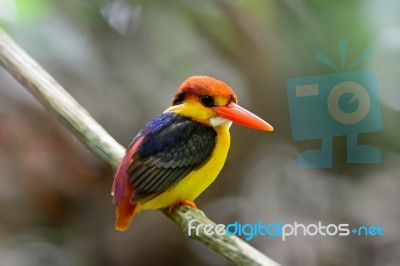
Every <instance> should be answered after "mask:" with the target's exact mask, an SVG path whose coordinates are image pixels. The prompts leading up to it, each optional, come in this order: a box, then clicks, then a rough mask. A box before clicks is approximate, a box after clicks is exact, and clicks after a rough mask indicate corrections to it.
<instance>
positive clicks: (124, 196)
mask: <svg viewBox="0 0 400 266" xmlns="http://www.w3.org/2000/svg"><path fill="white" fill-rule="evenodd" d="M127 155H129V156H125V158H124V159H123V160H122V162H121V164H120V165H119V167H118V170H117V172H116V174H115V177H114V183H113V186H112V192H111V195H112V196H113V203H114V205H115V214H116V219H115V229H116V230H118V231H125V230H126V229H128V227H129V225H130V224H131V222H132V219H133V216H134V215H135V213H136V212H137V211H138V208H137V207H138V204H132V203H131V202H130V201H131V195H132V193H133V191H134V187H133V185H131V184H129V183H128V180H127V176H126V168H127V166H128V163H129V161H128V160H129V158H130V154H127Z"/></svg>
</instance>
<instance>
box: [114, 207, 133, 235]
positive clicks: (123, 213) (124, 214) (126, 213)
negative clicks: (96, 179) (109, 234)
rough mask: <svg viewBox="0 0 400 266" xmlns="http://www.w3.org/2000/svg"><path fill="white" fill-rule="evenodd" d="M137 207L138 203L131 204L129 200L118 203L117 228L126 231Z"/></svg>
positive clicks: (116, 210)
mask: <svg viewBox="0 0 400 266" xmlns="http://www.w3.org/2000/svg"><path fill="white" fill-rule="evenodd" d="M136 209H137V204H131V203H129V200H128V201H126V202H122V203H121V204H119V205H117V206H116V208H115V214H116V218H115V229H116V230H118V231H121V232H123V231H126V229H128V227H129V225H130V224H131V222H132V219H133V216H134V215H135V210H136Z"/></svg>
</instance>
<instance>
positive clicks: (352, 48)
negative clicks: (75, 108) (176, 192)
mask: <svg viewBox="0 0 400 266" xmlns="http://www.w3.org/2000/svg"><path fill="white" fill-rule="evenodd" d="M398 14H400V2H397V1H389V0H383V1H378V0H365V1H360V0H350V1H345V0H336V1H333V0H330V1H329V0H326V1H321V0H301V1H295V0H292V1H291V0H281V1H263V0H249V1H244V0H232V1H228V0H225V1H223V0H218V1H211V0H209V1H195V0H189V1H184V0H174V1H173V0H170V1H160V0H158V1H156V0H147V1H134V0H132V1H129V0H70V1H62V0H1V1H0V26H1V27H3V28H4V29H5V30H6V31H7V32H8V33H9V34H10V35H11V36H12V37H13V38H14V39H15V40H16V41H17V42H18V43H19V44H20V45H21V46H22V47H23V48H24V49H26V51H27V52H28V53H29V54H31V55H32V56H33V57H34V58H35V59H36V60H37V61H38V62H39V63H40V64H41V65H42V66H43V67H44V68H45V69H46V70H47V71H48V72H49V73H50V74H51V75H53V76H54V77H55V79H56V80H58V81H59V82H60V83H61V84H62V85H63V86H64V87H65V88H66V89H67V90H68V91H69V92H70V93H71V94H72V95H73V96H74V97H75V98H76V99H77V100H78V101H79V102H80V103H81V104H82V105H83V106H85V107H86V108H87V110H88V111H89V112H90V113H91V114H92V115H93V116H94V117H95V119H97V120H98V121H99V122H100V123H101V124H102V125H103V126H104V127H105V128H106V130H107V131H108V132H109V133H110V134H111V135H112V136H114V137H115V138H116V139H117V140H118V141H119V142H120V143H122V144H123V145H125V146H127V145H128V144H129V142H130V141H131V138H132V137H133V136H134V135H135V134H136V132H137V131H138V130H140V129H141V128H142V126H143V125H144V124H145V123H146V121H148V120H150V119H151V118H153V117H155V116H156V115H158V114H159V113H161V112H162V111H163V110H164V109H166V107H167V106H168V105H169V103H170V101H171V99H172V97H173V95H174V93H175V90H176V88H177V87H178V86H179V84H180V83H181V82H182V81H183V80H184V79H186V78H187V77H188V76H191V75H199V74H201V75H210V76H214V77H216V78H219V79H221V80H224V81H225V82H227V83H228V84H229V85H231V87H232V88H233V89H234V90H235V91H236V92H237V94H238V97H239V102H240V104H241V105H242V106H244V107H246V108H248V109H249V110H251V111H253V112H254V113H256V114H258V115H259V116H261V117H263V118H265V119H266V120H267V121H268V122H270V123H271V124H272V125H273V126H274V127H275V132H274V133H272V134H266V133H263V132H257V131H254V130H250V129H247V128H242V127H239V126H233V127H232V129H231V132H232V146H231V151H230V154H229V157H228V160H227V162H226V166H225V168H224V169H223V171H222V173H221V174H220V176H219V178H218V179H217V181H216V182H215V183H214V184H213V185H212V186H211V187H210V188H209V189H208V190H207V191H206V192H205V193H204V194H202V196H201V197H200V198H199V199H198V200H197V204H198V206H199V207H200V208H201V209H203V210H204V211H205V212H206V213H207V214H208V216H209V217H210V218H211V219H213V220H214V221H216V222H217V223H225V224H227V223H231V222H234V221H236V220H237V221H239V222H241V223H257V222H258V221H259V220H260V221H262V222H265V223H272V222H278V221H283V222H287V223H293V222H294V221H297V222H301V223H305V224H309V223H318V221H321V222H322V223H324V224H329V223H335V224H339V223H349V224H351V225H352V226H359V225H367V226H371V225H378V224H379V225H380V226H382V227H383V228H384V236H383V237H354V236H348V237H339V236H337V237H322V236H315V237H296V238H295V237H292V238H289V239H288V240H287V241H285V242H283V241H281V240H280V239H279V238H273V237H256V238H254V239H253V240H252V241H251V244H252V245H254V246H255V247H256V248H258V249H259V250H261V251H262V252H264V253H265V254H267V255H268V256H270V257H271V258H273V259H274V260H276V261H278V262H280V263H281V264H282V265H307V266H312V265H323V266H328V265H329V266H333V265H360V266H361V265H363V266H369V265H379V266H381V265H398V263H399V261H400V230H398V225H399V224H400V210H399V207H398V204H399V203H400V193H399V190H400V181H399V178H400V168H399V161H400V160H399V159H400V155H399V151H400V138H399V131H400V122H399V121H400V89H399V85H398V84H399V82H400V75H399V74H398V73H399V66H400V64H399V63H400V20H399V16H398ZM343 38H345V39H347V40H348V41H349V48H348V55H347V60H348V62H354V60H355V59H356V58H357V57H358V56H360V55H361V54H362V53H363V52H364V51H365V50H366V49H371V50H372V52H373V57H372V58H371V59H369V60H368V61H366V62H364V63H363V64H362V65H361V66H359V67H358V69H364V68H369V69H373V70H375V71H376V72H377V75H378V87H379V101H380V106H381V113H382V119H383V130H382V131H380V132H377V133H368V134H363V135H362V136H360V142H361V143H368V144H372V145H375V146H376V147H378V148H379V149H380V150H381V151H382V156H383V157H382V162H381V163H380V164H354V165H350V164H346V144H345V143H346V138H345V137H336V138H334V141H333V144H334V151H333V154H334V167H333V168H332V169H301V168H299V167H298V166H297V158H298V155H299V154H300V152H302V151H304V150H307V149H310V148H313V147H314V148H315V147H318V145H319V141H318V140H315V141H306V142H295V141H293V140H292V136H291V127H290V117H289V111H288V103H287V95H286V89H285V83H286V80H287V79H289V78H295V77H304V76H312V75H320V74H329V73H336V72H337V71H335V70H333V69H331V68H329V67H328V66H325V65H323V64H321V63H320V62H318V61H316V60H315V58H314V57H315V54H316V52H317V51H318V50H321V51H322V52H324V54H326V55H327V56H328V57H329V58H330V59H332V60H333V61H334V62H335V63H339V62H340V61H339V60H340V56H339V48H338V39H343ZM317 111H318V110H317ZM0 124H1V126H0V210H1V211H0V265H7V266H19V265H21V266H22V265H31V266H34V265H53V266H58V265H77V266H80V265H82V266H83V265H121V266H123V265H229V263H227V262H226V261H224V260H223V259H221V258H219V257H218V256H216V255H214V254H213V253H212V252H211V251H209V250H208V249H206V248H205V247H203V246H202V245H201V244H199V243H197V242H194V241H190V240H189V239H187V238H185V237H184V236H182V235H181V233H180V232H179V230H178V229H177V228H176V226H175V225H174V224H173V223H172V222H170V221H169V220H168V219H167V218H165V217H164V216H163V215H162V214H161V213H160V212H158V211H147V212H143V213H141V214H140V215H138V216H136V217H135V219H134V222H133V224H132V226H131V228H130V229H129V231H127V232H126V233H123V234H122V233H119V232H116V231H115V230H114V208H113V206H112V203H111V196H110V187H111V183H112V176H113V170H112V169H110V167H108V166H107V165H106V164H105V163H103V162H102V161H100V160H99V159H98V158H97V157H95V156H94V155H92V154H91V153H90V152H89V151H88V150H87V149H86V148H85V147H84V146H83V145H82V144H81V143H80V142H79V141H77V140H76V139H75V137H74V136H73V135H72V134H71V133H70V132H68V131H67V130H66V129H65V128H64V126H63V125H62V124H61V123H60V122H58V121H57V120H56V119H55V118H53V117H52V116H51V115H50V114H48V113H47V111H46V110H45V109H44V108H43V107H42V106H40V104H39V103H37V102H36V100H35V99H33V97H31V96H30V95H29V94H28V93H27V92H26V91H25V90H24V89H23V88H22V87H21V86H20V85H19V84H18V83H17V82H16V81H15V80H14V79H13V78H12V77H11V76H10V75H9V74H8V73H7V72H6V71H4V70H2V69H0Z"/></svg>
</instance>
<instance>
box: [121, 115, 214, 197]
mask: <svg viewBox="0 0 400 266" xmlns="http://www.w3.org/2000/svg"><path fill="white" fill-rule="evenodd" d="M140 134H141V136H144V138H143V141H142V143H141V145H140V147H139V148H138V150H137V151H136V152H135V153H134V154H133V157H132V162H131V164H130V165H129V167H128V169H127V174H128V182H129V183H130V184H132V185H133V186H134V187H135V191H134V193H133V195H132V197H131V202H132V203H135V202H137V201H139V200H142V201H149V200H151V199H152V198H154V197H155V196H157V195H159V194H160V193H162V192H163V191H165V190H167V189H169V188H171V187H173V186H174V185H175V184H177V183H178V182H179V181H180V180H181V179H182V178H183V177H185V176H186V175H187V174H188V173H190V172H191V171H192V170H193V169H195V168H196V167H198V166H199V165H201V164H202V163H204V162H205V161H207V160H208V158H209V157H210V155H211V153H212V151H213V150H214V147H215V137H216V132H215V130H214V129H213V128H212V127H209V126H206V125H203V124H201V123H198V122H195V121H193V120H191V119H190V118H188V117H184V116H181V115H178V114H174V113H165V114H163V115H161V116H159V117H157V118H155V119H154V120H152V121H151V122H150V123H148V124H147V125H146V127H145V128H144V129H143V130H142V131H141V133H140Z"/></svg>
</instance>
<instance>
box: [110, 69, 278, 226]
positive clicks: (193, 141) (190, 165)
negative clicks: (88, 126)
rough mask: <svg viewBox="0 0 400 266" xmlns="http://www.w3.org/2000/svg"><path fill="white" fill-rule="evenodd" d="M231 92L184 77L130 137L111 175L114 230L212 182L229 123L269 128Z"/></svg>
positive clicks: (190, 201) (185, 200)
mask: <svg viewBox="0 0 400 266" xmlns="http://www.w3.org/2000/svg"><path fill="white" fill-rule="evenodd" d="M237 102H238V99H237V96H236V94H235V92H234V91H233V90H232V89H231V88H230V87H229V86H228V85H227V84H226V83H224V82H223V81H220V80H218V79H216V78H213V77H209V76H192V77H189V78H187V79H186V80H185V81H183V83H182V84H181V85H180V87H179V88H178V90H177V93H176V94H175V96H174V98H173V100H172V104H171V106H170V107H168V108H167V109H166V110H165V111H164V112H163V113H162V114H161V115H159V116H157V117H156V118H154V119H153V120H151V121H150V122H148V123H147V124H146V125H145V126H144V128H143V129H142V130H141V131H139V133H138V134H137V135H136V136H135V137H134V138H133V140H132V142H131V144H130V145H129V147H128V149H127V150H126V153H125V155H124V157H123V159H122V160H121V162H120V164H119V166H118V168H117V171H116V173H115V175H114V182H113V185H112V190H111V195H112V197H113V203H114V205H115V214H116V220H115V229H116V230H118V231H125V230H127V229H128V227H129V225H130V224H131V222H132V219H133V217H134V215H136V214H138V213H139V212H141V211H142V210H147V209H161V208H167V207H168V208H169V210H170V211H173V209H175V208H176V207H177V206H179V205H182V204H184V205H188V206H191V207H193V208H196V204H195V203H194V200H195V199H196V198H197V197H198V196H199V195H200V194H201V193H202V192H203V191H204V190H205V189H206V188H207V187H208V186H209V185H211V183H213V181H214V180H215V179H216V177H217V176H218V174H219V173H220V171H221V169H222V167H223V165H224V163H225V160H226V158H227V154H228V150H229V147H230V133H229V128H230V127H231V125H232V122H234V123H237V124H239V125H242V126H246V127H249V128H253V129H258V130H262V131H273V130H274V129H273V127H272V126H271V125H270V124H269V123H267V122H266V121H264V120H263V119H261V118H259V117H258V116H256V115H255V114H253V113H251V112H250V111H247V110H246V109H244V108H243V107H241V106H239V105H238V104H237Z"/></svg>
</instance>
